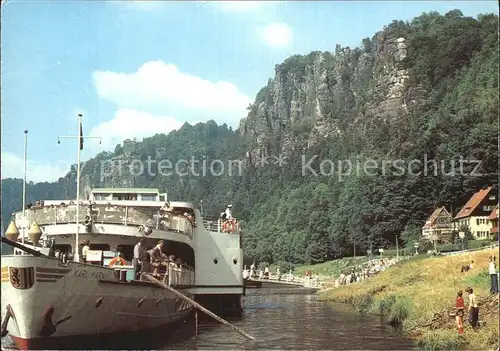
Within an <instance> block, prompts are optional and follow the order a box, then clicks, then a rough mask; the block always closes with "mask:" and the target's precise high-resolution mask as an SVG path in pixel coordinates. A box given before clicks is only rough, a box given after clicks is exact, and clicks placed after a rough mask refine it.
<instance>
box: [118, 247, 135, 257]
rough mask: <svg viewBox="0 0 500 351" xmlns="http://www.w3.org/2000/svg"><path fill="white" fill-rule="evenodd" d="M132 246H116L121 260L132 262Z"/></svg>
mask: <svg viewBox="0 0 500 351" xmlns="http://www.w3.org/2000/svg"><path fill="white" fill-rule="evenodd" d="M134 246H135V245H118V247H117V250H118V251H119V252H121V253H122V254H123V258H124V259H125V260H126V261H132V259H133V258H134Z"/></svg>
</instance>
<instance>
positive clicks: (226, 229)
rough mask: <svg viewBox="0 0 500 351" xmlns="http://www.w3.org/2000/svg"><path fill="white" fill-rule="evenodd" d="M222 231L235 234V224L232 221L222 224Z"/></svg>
mask: <svg viewBox="0 0 500 351" xmlns="http://www.w3.org/2000/svg"><path fill="white" fill-rule="evenodd" d="M222 231H223V232H225V233H232V232H234V223H233V221H232V220H227V221H225V222H224V223H223V224H222Z"/></svg>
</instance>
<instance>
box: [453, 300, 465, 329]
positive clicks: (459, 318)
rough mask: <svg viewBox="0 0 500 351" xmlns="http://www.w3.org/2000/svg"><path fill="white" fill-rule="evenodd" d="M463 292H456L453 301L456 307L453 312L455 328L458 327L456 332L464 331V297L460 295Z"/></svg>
mask: <svg viewBox="0 0 500 351" xmlns="http://www.w3.org/2000/svg"><path fill="white" fill-rule="evenodd" d="M462 295H463V293H462V291H459V292H458V293H457V300H456V303H455V308H456V309H457V310H456V312H455V320H456V322H457V329H458V334H460V335H461V334H463V333H464V308H465V304H464V299H463V297H462Z"/></svg>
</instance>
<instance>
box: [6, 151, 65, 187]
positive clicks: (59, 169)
mask: <svg viewBox="0 0 500 351" xmlns="http://www.w3.org/2000/svg"><path fill="white" fill-rule="evenodd" d="M73 163H74V162H73ZM73 163H71V162H66V161H62V160H61V161H59V162H54V161H52V162H50V161H43V160H37V161H33V160H28V161H27V162H26V179H27V180H28V181H33V182H46V181H47V182H52V181H56V180H58V179H59V178H60V177H64V176H65V175H66V173H67V172H68V171H69V169H70V167H71V165H72V164H73ZM5 178H21V179H22V178H24V160H23V158H22V157H19V156H17V155H15V154H13V153H11V152H2V179H5Z"/></svg>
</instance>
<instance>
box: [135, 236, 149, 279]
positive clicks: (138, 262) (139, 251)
mask: <svg viewBox="0 0 500 351" xmlns="http://www.w3.org/2000/svg"><path fill="white" fill-rule="evenodd" d="M145 241H146V239H145V238H140V239H139V241H138V242H137V244H135V246H134V258H133V259H132V265H133V266H134V276H135V279H138V278H139V273H140V271H141V266H142V261H143V260H142V259H141V256H143V255H144V242H145Z"/></svg>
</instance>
